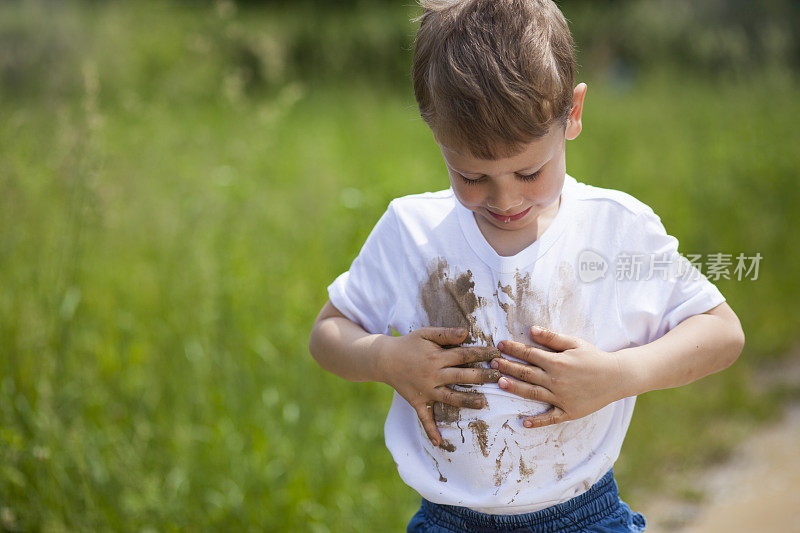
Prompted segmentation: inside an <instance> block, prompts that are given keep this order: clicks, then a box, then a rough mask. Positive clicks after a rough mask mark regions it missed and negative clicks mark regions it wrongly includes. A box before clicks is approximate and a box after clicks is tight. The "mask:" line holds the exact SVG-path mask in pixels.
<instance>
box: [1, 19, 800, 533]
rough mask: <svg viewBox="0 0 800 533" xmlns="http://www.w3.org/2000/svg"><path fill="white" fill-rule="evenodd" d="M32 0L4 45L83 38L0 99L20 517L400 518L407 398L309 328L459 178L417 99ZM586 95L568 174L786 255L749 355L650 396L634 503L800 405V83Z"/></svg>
mask: <svg viewBox="0 0 800 533" xmlns="http://www.w3.org/2000/svg"><path fill="white" fill-rule="evenodd" d="M145 5H147V4H145ZM14 6H17V4H13V5H11V7H8V6H5V7H3V9H2V10H0V20H3V21H4V22H3V24H5V26H3V28H4V35H10V34H11V33H12V32H11V31H10V30H9V28H10V27H12V26H13V27H16V28H22V30H24V31H21V32H20V33H19V37H18V38H20V39H22V42H23V43H27V44H26V47H23V48H24V49H25V50H27V51H28V52H25V53H28V54H33V55H32V56H31V57H33V56H35V53H34V52H35V51H37V50H38V51H40V52H41V53H40V55H38V56H35V57H38V58H39V59H46V58H50V57H51V53H50V52H48V50H50V49H49V48H48V46H55V45H54V44H53V43H56V44H58V43H64V42H71V39H72V37H73V36H77V35H78V33H77V30H78V29H79V28H80V29H82V30H83V32H82V33H81V34H82V35H84V37H83V38H82V39H78V38H77V37H75V38H76V41H75V42H74V43H73V45H72V48H69V49H67V50H66V51H64V52H62V53H63V61H53V62H52V66H53V70H46V69H44V70H43V67H41V66H39V67H37V66H36V65H34V64H32V63H30V62H29V61H28V59H25V58H23V59H20V60H19V61H17V62H16V63H11V67H7V68H6V69H5V70H4V72H5V74H6V76H5V78H4V79H5V80H6V81H5V83H4V85H3V86H0V88H2V89H3V90H2V92H0V98H2V99H0V116H2V117H3V119H2V120H0V347H1V348H0V350H1V351H2V353H1V354H0V355H1V357H0V457H2V458H3V459H2V461H0V507H3V508H4V509H5V511H4V513H3V516H4V517H5V518H4V520H5V521H4V522H3V526H4V527H7V528H17V529H20V530H38V529H42V530H48V531H58V530H96V529H100V530H103V529H114V530H126V531H128V530H130V531H134V530H178V529H181V530H183V529H189V530H205V529H208V528H215V529H225V530H230V529H234V530H242V529H248V528H249V529H253V530H261V529H272V530H315V531H326V530H330V531H348V530H358V531H363V530H386V529H395V530H397V529H402V528H403V527H404V525H405V523H406V522H407V521H408V519H409V518H410V516H411V515H412V514H413V512H414V511H415V509H416V507H417V505H418V497H417V496H416V495H415V494H414V493H413V491H411V489H409V488H407V487H406V486H405V485H404V484H403V483H402V481H401V480H400V479H399V477H398V476H397V474H396V471H395V468H394V464H393V462H392V460H391V457H390V456H389V453H388V451H386V450H385V447H384V444H383V437H382V425H383V420H384V417H385V413H386V411H387V410H388V406H389V401H390V397H391V391H390V390H389V389H388V388H386V387H385V386H382V385H378V384H352V383H348V382H345V381H343V380H340V379H338V378H336V377H335V376H332V375H329V374H326V373H325V372H323V371H322V370H321V369H320V368H319V367H318V366H317V365H316V363H315V362H314V361H313V359H312V358H311V357H310V355H309V354H308V351H307V340H308V334H309V331H310V328H311V325H312V323H313V321H314V318H315V317H316V314H317V312H318V311H319V309H320V307H321V306H322V304H323V303H324V302H325V300H326V297H327V295H326V291H325V288H326V286H327V285H328V284H329V283H330V282H331V281H332V280H333V278H334V277H335V276H336V275H338V274H339V273H340V272H342V271H343V270H345V269H346V268H347V267H348V266H349V264H350V261H351V260H352V259H353V257H354V256H355V254H356V253H357V252H358V250H359V248H360V246H361V244H362V243H363V241H364V238H365V237H366V235H367V233H368V232H369V230H370V228H371V227H372V225H373V224H374V223H375V222H376V221H377V219H378V217H379V216H380V214H381V213H382V212H383V210H384V209H385V207H386V205H387V203H388V202H389V200H390V199H392V198H394V197H396V196H400V195H404V194H409V193H415V192H420V191H425V190H438V189H442V188H445V187H446V186H447V181H446V177H445V174H444V173H443V164H442V162H441V159H440V155H439V154H438V153H437V151H436V149H435V145H434V143H433V141H432V138H431V136H430V133H429V132H428V131H427V129H426V127H425V126H424V124H423V123H422V121H421V120H420V119H419V118H418V116H417V114H416V110H415V106H414V105H413V101H412V99H411V90H410V86H405V85H404V86H403V87H401V88H400V89H399V90H397V91H389V90H386V89H385V88H380V89H376V88H375V87H373V86H371V85H365V84H362V83H349V84H346V83H339V84H326V85H316V84H310V83H303V82H295V83H289V82H288V81H287V80H284V81H280V80H278V82H274V86H273V85H269V84H268V85H267V86H266V87H264V88H262V89H258V87H256V86H253V87H250V86H249V85H248V84H247V83H246V82H244V81H242V79H243V78H241V76H240V74H241V72H240V71H238V70H236V68H237V67H236V63H235V62H234V63H231V62H230V61H229V58H226V57H227V56H224V55H223V52H219V55H216V54H217V53H216V52H214V51H213V50H214V48H213V47H212V50H211V51H209V50H208V49H206V48H204V46H203V45H202V43H201V44H199V45H197V42H196V40H197V37H198V35H203V36H205V38H207V39H211V40H213V39H217V38H219V39H223V40H224V39H226V38H227V37H225V36H226V35H227V33H226V28H227V27H229V26H228V25H229V24H231V22H230V21H228V22H226V21H225V20H223V19H220V17H218V16H217V15H216V14H215V12H214V11H212V10H205V9H199V8H193V9H189V8H180V9H179V8H169V9H166V8H164V9H165V11H164V12H161V11H158V10H148V9H144V8H141V7H140V8H132V7H125V6H124V5H122V4H107V5H104V6H103V7H98V9H97V10H95V11H92V14H89V12H88V10H85V9H75V7H74V6H73V7H71V8H63V13H60V17H58V20H59V21H60V22H58V25H56V26H54V27H50V26H47V28H49V29H53V28H55V29H57V30H58V31H55V32H52V33H46V32H43V25H50V24H56V23H55V22H52V21H49V20H50V19H49V18H42V17H35V16H33V15H30V14H27V15H26V14H24V9H23V7H24V6H29V4H20V5H19V6H22V7H19V6H17V7H14ZM25 9H28V8H25ZM20 13H22V14H20ZM11 14H13V15H14V16H11ZM34 14H35V13H34ZM40 14H41V13H40ZM53 20H55V18H54V19H53ZM271 23H272V24H274V23H275V22H274V21H271ZM250 24H253V25H254V26H255V25H256V23H255V22H253V21H252V20H251V22H250ZM36 30H39V31H38V32H37V31H36ZM45 33H46V35H47V37H44V36H43V35H44V34H45ZM209 36H210V37H209ZM59 39H61V41H59ZM225 42H228V41H225ZM192 43H194V44H192ZM59 46H60V45H59ZM21 49H22V48H21ZM26 57H27V56H26ZM232 65H233V66H232ZM9 72H10V73H11V74H9ZM48 72H49V74H48ZM9 76H10V77H9ZM12 78H13V80H16V81H14V82H13V83H12V81H9V80H11V79H12ZM31 80H33V82H31ZM237 80H238V81H237ZM271 83H272V82H271ZM14 84H16V85H14ZM589 84H590V88H589V95H588V97H587V103H586V105H587V107H586V111H585V113H586V115H585V119H584V132H583V134H582V135H581V137H580V139H579V140H578V141H576V142H573V143H571V144H570V145H569V148H568V170H569V171H570V172H571V173H572V174H573V175H575V176H577V177H579V178H580V179H582V180H585V181H587V182H589V183H593V184H598V185H601V186H607V187H615V188H620V189H622V190H625V191H627V192H630V193H632V194H634V195H635V196H637V197H638V198H640V199H642V200H643V201H645V202H646V203H648V204H650V205H651V206H653V208H654V209H655V211H656V212H657V213H658V214H660V215H661V217H662V220H663V221H664V223H665V225H666V227H667V229H668V231H670V232H671V233H672V234H674V235H676V236H677V237H678V238H679V239H680V241H681V250H682V251H683V252H696V253H709V252H716V251H722V252H728V253H737V252H740V251H741V252H745V253H748V254H749V253H755V252H756V251H758V252H761V254H762V255H763V256H764V259H763V263H762V268H761V276H760V278H759V280H758V281H743V282H737V281H724V280H723V281H720V282H719V283H718V286H719V288H720V289H721V290H722V292H723V293H724V294H725V295H726V297H727V298H728V301H729V303H730V305H731V306H732V307H733V309H734V310H735V311H736V312H737V313H738V314H739V316H740V318H741V320H742V322H743V325H744V328H745V332H746V334H747V338H748V344H747V347H746V349H745V353H744V355H743V356H742V357H741V358H740V362H738V363H737V364H736V365H734V366H733V367H731V369H729V370H727V371H725V372H723V373H721V374H718V375H715V376H712V377H711V378H708V379H705V380H702V381H700V382H698V383H696V384H693V385H691V386H688V387H683V388H681V389H677V390H672V391H663V392H655V393H650V394H646V395H644V396H642V397H641V398H640V400H639V402H638V405H637V410H636V414H635V415H634V419H633V423H632V426H631V430H630V432H629V435H628V438H627V440H626V444H625V446H624V449H623V456H622V458H621V459H620V461H619V462H618V463H617V466H616V471H617V472H618V474H619V478H620V480H621V484H622V486H623V496H625V494H626V493H627V494H631V495H633V496H634V498H633V499H634V500H635V499H636V498H637V497H638V495H639V494H641V492H640V491H644V490H645V489H652V488H656V487H658V486H659V479H662V476H663V475H664V474H665V473H668V472H670V471H674V470H678V469H681V468H684V467H685V466H686V465H696V464H703V463H705V462H707V461H713V460H718V459H719V458H721V457H724V455H725V453H726V450H727V449H728V448H729V446H730V445H731V443H733V442H735V441H736V440H738V439H739V438H741V436H742V435H744V434H745V433H746V432H747V431H748V428H749V427H751V426H752V425H754V424H756V423H757V422H759V421H761V420H765V419H768V418H769V417H771V416H773V415H774V412H775V409H774V406H775V404H776V402H777V401H778V400H780V399H781V398H782V397H784V396H785V395H787V394H796V393H797V391H794V390H790V391H782V392H781V391H778V392H774V393H767V394H757V393H756V392H755V391H753V390H752V389H751V387H750V386H749V382H750V377H751V375H752V373H753V371H754V370H755V369H757V367H758V366H759V364H760V363H761V362H764V361H770V360H774V359H777V358H780V357H781V356H782V354H783V353H784V352H785V350H786V349H787V348H788V347H789V346H791V345H792V344H793V343H794V342H795V341H796V331H797V325H798V322H800V320H798V318H800V311H798V310H797V308H796V306H794V305H793V304H794V302H795V301H797V299H798V296H800V294H798V292H800V289H799V288H798V287H799V285H798V284H797V283H796V281H795V280H794V278H793V277H792V275H793V273H794V271H795V269H794V267H795V265H796V264H798V259H800V257H798V255H800V252H798V251H797V250H796V249H795V248H793V247H790V246H787V243H788V242H790V239H791V237H790V228H792V227H797V222H798V220H797V217H798V214H797V211H796V210H793V208H794V207H795V206H796V205H797V204H798V199H799V198H798V196H799V193H798V191H797V188H796V186H795V183H794V179H795V176H796V169H797V168H798V167H799V165H798V163H800V161H798V158H800V156H798V154H797V152H796V151H795V150H794V148H795V147H796V146H797V144H798V140H800V139H798V134H797V133H796V130H795V128H794V127H793V126H794V125H793V118H794V117H796V116H798V111H800V109H798V105H799V104H798V103H797V102H798V98H797V96H798V92H797V90H796V89H795V88H794V87H795V85H794V84H793V83H788V82H787V79H786V78H784V77H781V76H778V75H770V76H760V77H758V78H757V81H753V82H751V83H737V84H734V85H731V84H721V83H714V82H708V81H695V80H687V79H682V78H680V77H678V76H667V75H653V76H643V77H642V78H641V79H639V80H638V81H637V83H635V84H634V85H633V86H632V87H631V88H630V90H629V91H628V92H621V90H620V89H615V88H614V86H612V85H609V84H605V83H603V82H602V81H598V82H596V83H595V82H594V81H593V80H591V79H590V80H589ZM406 85H408V84H406ZM634 503H635V501H634ZM9 513H11V514H9ZM12 515H13V520H12V518H11V516H12Z"/></svg>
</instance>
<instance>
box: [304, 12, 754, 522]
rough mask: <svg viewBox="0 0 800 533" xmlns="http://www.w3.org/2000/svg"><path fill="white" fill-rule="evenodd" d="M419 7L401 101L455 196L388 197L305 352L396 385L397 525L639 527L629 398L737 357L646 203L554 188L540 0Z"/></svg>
mask: <svg viewBox="0 0 800 533" xmlns="http://www.w3.org/2000/svg"><path fill="white" fill-rule="evenodd" d="M423 8H424V13H423V15H422V16H421V17H420V21H421V23H420V29H419V32H418V34H417V38H416V43H415V51H414V65H413V82H414V92H415V97H416V99H417V102H418V104H419V108H420V112H421V114H422V117H423V118H424V119H425V121H426V122H427V124H428V125H429V126H430V128H431V130H432V132H433V134H434V138H435V140H436V142H437V144H438V146H439V148H440V149H441V152H442V156H443V159H444V162H445V165H446V167H447V170H448V174H449V178H450V185H451V187H450V188H449V189H447V190H442V191H439V192H434V193H423V194H416V195H410V196H406V197H403V198H397V199H395V200H393V201H392V202H391V203H390V204H389V207H388V209H387V211H386V212H385V213H384V215H383V216H382V217H381V219H380V220H379V221H378V223H377V225H376V226H375V228H374V229H373V231H372V232H371V234H370V236H369V237H368V238H367V241H366V243H365V244H364V246H363V248H362V250H361V252H360V253H359V255H358V257H357V258H356V259H355V260H354V261H353V264H352V266H351V268H350V270H349V271H348V272H345V273H343V274H342V275H340V276H339V277H338V278H337V279H336V280H335V281H334V282H333V283H332V284H331V285H330V286H329V287H328V293H329V297H330V300H329V301H328V302H327V303H326V304H325V306H324V307H323V309H322V311H321V312H320V314H319V316H318V317H317V320H316V323H315V324H314V327H313V330H312V333H311V338H310V341H309V350H310V351H311V353H312V355H313V356H314V357H315V359H316V360H317V361H318V362H319V364H320V365H321V366H322V367H323V368H325V369H327V370H329V371H331V372H334V373H336V374H338V375H340V376H342V377H344V378H346V379H349V380H352V381H367V380H371V381H382V382H385V383H387V384H389V385H390V386H392V387H393V388H394V389H395V395H394V399H393V402H392V406H391V409H390V410H389V414H388V417H387V420H386V426H385V437H386V445H387V447H388V448H389V450H390V452H391V453H392V456H393V457H394V460H395V462H396V463H397V467H398V471H399V473H400V476H401V477H402V479H403V480H404V481H405V482H406V483H407V484H408V485H409V486H411V487H412V488H414V489H415V490H416V491H417V492H419V493H420V494H421V495H422V497H423V500H422V506H421V508H420V511H419V512H418V513H417V514H416V515H415V516H414V517H413V518H412V521H411V523H410V524H409V531H417V530H420V531H422V530H425V531H433V530H435V531H462V530H475V529H477V530H481V531H483V530H504V529H509V530H511V529H527V530H542V531H551V530H552V531H555V530H558V531H641V530H642V529H643V528H644V518H643V517H642V516H641V515H639V514H637V513H633V512H632V511H631V510H630V508H629V507H628V506H627V505H626V504H625V503H624V502H622V501H621V500H620V499H619V496H618V492H617V487H616V484H615V482H614V479H613V471H612V466H613V464H614V461H615V460H616V459H617V457H618V455H619V451H620V447H621V446H622V441H623V438H624V436H625V432H626V431H627V428H628V424H629V422H630V419H631V415H632V412H633V406H634V402H635V397H636V395H637V394H641V393H644V392H646V391H649V390H654V389H662V388H668V387H676V386H680V385H684V384H686V383H689V382H692V381H694V380H696V379H699V378H701V377H703V376H706V375H708V374H711V373H713V372H717V371H719V370H722V369H724V368H726V367H727V366H729V365H730V364H732V363H733V361H735V360H736V358H737V357H738V355H739V353H740V352H741V350H742V347H743V345H744V334H743V332H742V329H741V326H740V324H739V320H738V318H737V317H736V315H735V314H734V313H733V311H732V310H731V309H730V307H729V306H728V305H727V304H726V303H725V298H724V297H723V296H722V294H720V292H719V291H718V290H717V289H716V287H714V285H713V284H711V283H710V282H709V281H708V280H706V279H705V277H703V276H702V275H700V274H699V272H697V271H696V270H694V269H692V268H691V266H690V265H688V262H687V261H686V260H685V259H683V258H682V257H681V256H680V255H679V254H678V251H677V248H678V242H677V240H676V239H675V238H674V237H671V236H669V235H667V233H666V231H665V230H664V227H663V226H662V224H661V222H660V219H659V218H658V216H656V215H655V214H654V213H653V211H652V209H650V208H649V207H648V206H646V205H645V204H643V203H642V202H640V201H638V200H636V199H635V198H633V197H632V196H630V195H628V194H625V193H623V192H619V191H614V190H610V189H601V188H597V187H592V186H589V185H585V184H583V183H580V182H578V181H577V180H576V179H575V178H573V177H571V176H569V175H567V174H566V162H565V144H566V142H565V141H566V140H573V139H575V138H576V137H577V136H578V134H579V133H580V131H581V114H582V110H583V103H584V98H585V95H586V85H585V84H579V85H577V86H576V87H575V86H574V85H573V83H574V69H575V63H574V58H573V42H572V37H571V35H570V32H569V29H568V27H567V24H566V21H565V20H564V18H563V16H562V14H561V13H560V12H559V10H558V9H557V7H556V6H555V5H554V4H553V3H552V2H551V1H549V0H461V1H453V0H449V1H446V2H445V1H439V2H434V1H423ZM637 257H638V258H639V263H635V262H634V261H633V260H634V259H635V258H637ZM642 260H643V261H642ZM625 261H631V264H638V266H639V267H640V270H639V271H637V270H636V269H633V270H632V273H633V274H634V275H629V276H617V275H615V274H616V269H615V265H616V266H618V265H620V264H626V263H625ZM657 265H658V266H661V267H665V266H666V267H667V268H666V269H664V268H662V269H661V270H656V269H655V268H653V270H656V271H655V272H649V275H647V274H648V272H647V271H646V267H648V266H650V267H655V266H657ZM676 269H683V271H682V272H679V271H678V270H676ZM687 273H688V274H691V276H686V274H687ZM620 278H622V279H620ZM626 278H630V279H626ZM537 326H538V327H539V328H543V329H537V328H536V327H537ZM392 329H394V330H396V331H397V332H399V333H401V334H402V335H401V336H398V337H393V336H391V335H390V333H391V330H392ZM498 349H499V351H500V352H502V354H503V355H502V356H501V354H500V353H499V351H498ZM487 362H490V365H487V364H486V363H487Z"/></svg>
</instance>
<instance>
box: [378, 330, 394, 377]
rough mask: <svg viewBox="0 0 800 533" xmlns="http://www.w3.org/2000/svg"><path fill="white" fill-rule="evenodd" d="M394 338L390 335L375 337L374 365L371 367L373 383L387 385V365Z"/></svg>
mask: <svg viewBox="0 0 800 533" xmlns="http://www.w3.org/2000/svg"><path fill="white" fill-rule="evenodd" d="M394 343H395V337H392V336H390V335H376V337H375V341H374V346H375V357H374V365H373V376H374V381H378V382H381V383H386V384H387V385H388V384H389V378H388V376H389V374H390V372H389V364H390V363H391V361H392V357H391V355H390V354H391V351H392V346H394Z"/></svg>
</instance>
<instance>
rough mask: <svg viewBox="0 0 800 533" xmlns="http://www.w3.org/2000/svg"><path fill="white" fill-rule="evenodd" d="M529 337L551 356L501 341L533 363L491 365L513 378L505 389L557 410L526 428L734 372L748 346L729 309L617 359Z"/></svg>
mask: <svg viewBox="0 0 800 533" xmlns="http://www.w3.org/2000/svg"><path fill="white" fill-rule="evenodd" d="M531 338H532V339H533V340H534V341H535V342H536V343H538V344H540V345H542V346H546V347H548V348H550V349H551V350H554V351H547V350H542V349H540V348H536V347H534V346H527V345H524V344H522V343H518V342H514V341H507V340H504V341H502V342H501V343H500V344H499V345H498V348H500V351H501V352H503V353H506V354H508V355H512V356H514V357H516V358H518V359H521V360H523V361H526V362H528V363H530V364H522V363H517V362H513V361H509V360H507V359H502V358H499V359H495V360H494V361H492V368H496V369H498V370H500V372H501V373H502V374H505V376H511V377H510V378H509V377H503V378H501V379H500V381H499V382H498V385H499V386H500V387H501V388H502V389H505V390H507V391H508V392H512V393H514V394H517V395H519V396H523V397H525V398H529V399H532V400H537V401H541V402H546V403H549V404H551V405H552V407H551V408H550V409H549V410H547V411H545V412H544V413H542V414H540V415H536V416H531V417H528V418H526V419H525V420H524V425H525V426H526V427H540V426H546V425H549V424H557V423H559V422H564V421H566V420H574V419H576V418H581V417H583V416H586V415H588V414H590V413H593V412H595V411H597V410H598V409H601V408H603V407H605V406H606V405H608V404H609V403H611V402H613V401H616V400H620V399H622V398H627V397H628V396H634V395H637V394H642V393H645V392H648V391H651V390H657V389H668V388H671V387H679V386H681V385H686V384H687V383H691V382H693V381H695V380H698V379H700V378H702V377H705V376H707V375H709V374H713V373H714V372H719V371H720V370H723V369H725V368H727V367H729V366H730V365H731V364H732V363H733V362H734V361H736V359H737V358H738V357H739V354H740V353H741V352H742V348H743V347H744V341H745V339H744V332H743V331H742V326H741V324H740V323H739V318H738V317H737V316H736V314H735V313H734V312H733V310H732V309H731V308H730V306H729V305H728V304H727V303H724V302H723V303H722V304H720V305H718V306H717V307H715V308H713V309H711V310H710V311H706V312H705V313H701V314H698V315H694V316H691V317H689V318H687V319H685V320H684V321H682V322H681V323H680V324H678V325H677V326H675V327H674V328H672V329H671V330H670V331H669V332H667V333H666V334H665V335H663V336H662V337H661V338H659V339H657V340H655V341H653V342H651V343H649V344H645V345H642V346H637V347H633V348H625V349H622V350H619V351H616V352H605V351H603V350H600V349H599V348H597V347H595V346H593V345H591V344H590V343H588V342H586V341H584V340H582V339H579V338H576V337H571V336H569V335H564V334H561V333H557V332H553V331H547V330H537V329H536V328H535V327H532V328H531Z"/></svg>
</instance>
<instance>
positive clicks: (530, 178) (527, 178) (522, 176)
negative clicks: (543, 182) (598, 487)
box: [517, 170, 542, 181]
mask: <svg viewBox="0 0 800 533" xmlns="http://www.w3.org/2000/svg"><path fill="white" fill-rule="evenodd" d="M541 173H542V171H541V170H537V171H536V172H534V173H533V174H517V177H518V178H519V179H521V180H522V181H535V180H536V178H538V177H539V174H541Z"/></svg>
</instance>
